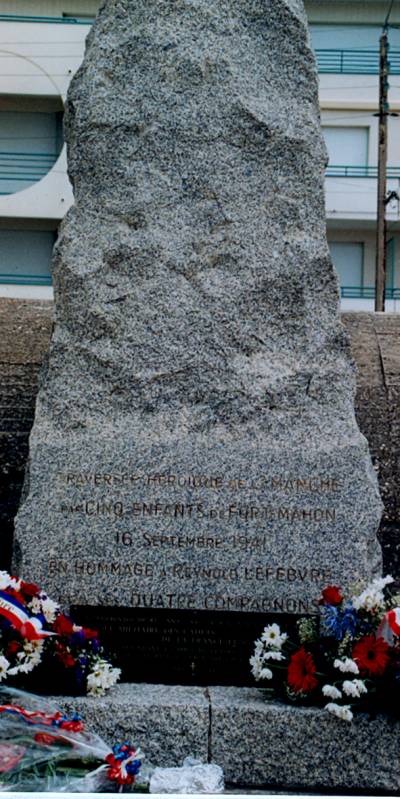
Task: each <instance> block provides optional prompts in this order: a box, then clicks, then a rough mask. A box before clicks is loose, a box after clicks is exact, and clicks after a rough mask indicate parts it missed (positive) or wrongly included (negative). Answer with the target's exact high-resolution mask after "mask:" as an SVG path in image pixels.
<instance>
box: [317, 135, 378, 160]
mask: <svg viewBox="0 0 400 799" xmlns="http://www.w3.org/2000/svg"><path fill="white" fill-rule="evenodd" d="M322 130H323V134H324V137H325V142H326V146H327V148H328V154H329V166H330V167H331V166H339V165H340V166H361V167H366V166H367V164H368V132H369V131H368V128H353V127H340V126H339V125H338V126H337V127H336V126H332V127H329V126H325V125H324V127H323V129H322Z"/></svg>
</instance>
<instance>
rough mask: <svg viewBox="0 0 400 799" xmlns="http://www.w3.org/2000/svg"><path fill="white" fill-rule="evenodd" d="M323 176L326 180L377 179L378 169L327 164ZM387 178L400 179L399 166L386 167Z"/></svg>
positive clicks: (375, 167)
mask: <svg viewBox="0 0 400 799" xmlns="http://www.w3.org/2000/svg"><path fill="white" fill-rule="evenodd" d="M325 174H326V176H327V177H328V178H377V177H378V167H377V166H364V165H363V166H349V165H346V164H329V165H328V166H327V168H326V173H325ZM387 177H388V178H400V166H388V168H387Z"/></svg>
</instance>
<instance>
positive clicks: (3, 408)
mask: <svg viewBox="0 0 400 799" xmlns="http://www.w3.org/2000/svg"><path fill="white" fill-rule="evenodd" d="M342 318H343V322H344V324H345V326H346V328H347V330H348V333H349V335H350V338H351V345H352V352H353V356H354V359H355V361H356V364H357V367H358V376H357V396H356V412H357V417H358V421H359V425H360V427H361V430H362V432H363V433H364V435H365V436H366V437H367V439H368V441H369V445H370V449H371V454H372V458H373V461H374V465H375V467H376V469H377V472H378V476H379V482H380V488H381V493H382V498H383V501H384V504H385V512H384V515H383V519H382V524H381V528H380V533H379V534H380V539H381V542H382V547H383V554H384V570H385V573H387V572H390V573H391V574H393V575H394V576H396V577H397V579H398V580H399V581H400V493H399V490H398V485H399V477H400V314H399V315H396V314H387V315H385V314H372V313H345V314H343V317H342ZM51 326H52V303H50V302H44V301H43V302H37V301H32V300H6V299H1V298H0V569H2V568H9V566H10V557H11V539H12V527H13V518H14V516H15V514H16V512H17V508H18V502H19V498H20V493H21V488H22V481H23V474H24V464H25V460H26V456H27V450H28V437H29V432H30V429H31V426H32V422H33V415H34V405H35V396H36V392H37V386H38V377H39V371H40V366H41V363H42V361H43V358H44V355H45V353H46V351H47V347H48V342H49V337H50V334H51Z"/></svg>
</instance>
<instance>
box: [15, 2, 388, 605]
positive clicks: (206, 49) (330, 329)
mask: <svg viewBox="0 0 400 799" xmlns="http://www.w3.org/2000/svg"><path fill="white" fill-rule="evenodd" d="M66 137H67V141H68V148H69V171H70V176H71V179H72V182H73V185H74V191H75V199H76V204H75V207H74V208H73V209H72V210H71V211H70V212H69V213H68V215H67V217H66V219H65V222H64V224H63V226H62V230H61V234H60V238H59V241H58V245H57V247H56V255H55V265H54V281H55V292H56V326H55V331H54V334H53V337H52V343H51V349H50V357H49V364H48V369H47V375H46V378H45V381H44V384H43V387H42V390H41V392H40V394H39V398H38V404H37V411H36V421H35V424H34V428H33V432H32V436H31V442H30V465H29V481H28V482H27V486H26V488H27V499H26V501H25V503H24V504H23V506H22V508H21V510H20V513H19V517H18V520H17V527H16V530H17V552H16V555H17V556H16V565H17V568H18V570H19V571H20V572H21V573H25V574H29V575H30V577H31V579H36V580H37V581H39V582H40V583H41V584H42V585H43V586H44V588H46V589H47V590H48V591H49V592H51V593H53V594H55V595H56V596H58V597H59V598H60V599H61V600H62V601H64V602H66V603H68V602H71V603H74V604H92V605H93V604H102V605H114V606H115V605H127V606H129V605H130V606H138V607H143V606H153V607H154V606H155V607H164V608H165V607H168V608H182V609H188V608H199V609H205V608H206V609H211V610H212V609H217V610H232V611H246V612H247V611H260V610H262V611H283V612H288V611H289V612H304V611H311V610H312V609H313V608H314V604H313V603H314V601H315V598H316V597H317V596H318V594H319V591H320V588H321V586H322V585H324V584H326V582H327V581H333V582H340V584H342V585H343V586H344V587H346V585H348V584H350V583H353V582H354V580H356V579H358V578H363V579H365V578H368V577H370V576H371V575H372V574H373V573H376V572H377V571H380V567H381V558H380V549H379V547H378V545H377V540H376V529H377V527H378V524H379V519H380V513H381V503H380V500H379V496H378V491H377V483H376V477H375V473H374V471H373V470H372V467H371V463H370V459H369V453H368V448H367V443H366V441H365V439H364V438H363V437H362V436H361V435H360V433H359V431H358V428H357V424H356V421H355V417H354V409H353V388H354V378H353V372H352V367H351V363H350V359H349V347H348V342H347V339H346V336H345V335H344V331H343V329H342V327H341V324H340V321H339V316H338V310H337V302H338V296H337V281H336V277H335V275H334V273H333V269H332V266H331V262H330V259H329V253H328V248H327V243H326V237H325V215H324V203H323V184H324V165H325V160H326V152H325V148H324V145H323V140H322V135H321V131H320V126H319V112H318V95H317V80H316V72H315V64H314V59H313V54H312V51H311V48H310V44H309V38H308V32H307V25H306V18H305V14H304V9H303V6H302V3H301V2H300V0H265V2H263V3H260V2H259V0H257V2H256V0H221V2H219V3H218V4H215V3H211V2H202V3H197V2H192V1H190V0H176V1H175V2H168V3H160V2H157V0H150V1H149V0H127V1H125V2H120V0H118V2H117V1H116V0H115V1H114V0H109V1H108V2H106V3H105V4H104V5H103V7H102V9H101V11H100V15H99V18H98V20H97V22H96V23H95V24H94V26H93V28H92V30H91V32H90V34H89V38H88V45H87V50H86V55H85V59H84V62H83V65H82V67H81V68H80V70H79V71H78V73H77V75H76V77H75V78H74V79H73V81H72V84H71V88H70V92H69V97H68V102H67V123H66Z"/></svg>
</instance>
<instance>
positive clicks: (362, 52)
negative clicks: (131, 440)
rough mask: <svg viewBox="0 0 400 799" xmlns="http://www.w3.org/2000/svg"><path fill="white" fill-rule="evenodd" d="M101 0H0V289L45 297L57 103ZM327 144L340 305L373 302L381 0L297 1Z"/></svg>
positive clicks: (53, 214)
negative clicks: (311, 52) (307, 30)
mask: <svg viewBox="0 0 400 799" xmlns="http://www.w3.org/2000/svg"><path fill="white" fill-rule="evenodd" d="M98 5H99V0H11V1H10V2H4V0H0V296H8V297H30V298H50V297H51V296H52V289H51V270H50V264H51V251H52V247H53V244H54V241H55V238H56V235H57V227H58V225H59V222H60V220H61V219H62V217H63V216H64V214H65V212H66V211H67V209H68V208H69V206H70V205H71V203H72V199H73V198H72V191H71V187H70V185H69V182H68V178H67V173H66V153H65V146H64V143H63V136H62V114H63V102H64V100H65V97H66V93H67V89H68V84H69V82H70V80H71V77H72V75H73V74H74V72H75V71H76V69H77V68H78V66H79V64H80V62H81V60H82V57H83V52H84V43H85V38H86V36H87V33H88V30H89V28H90V25H91V23H92V20H93V18H94V16H95V14H96V11H97V7H98ZM306 8H307V13H308V16H309V21H310V27H311V35H312V41H313V46H314V49H315V52H316V57H317V64H318V71H319V78H320V105H321V115H322V124H323V128H324V133H325V138H326V142H327V147H328V152H329V165H328V168H327V172H326V213H327V229H328V239H329V243H330V248H331V252H332V257H333V260H334V263H335V265H336V268H337V270H338V272H339V276H340V287H341V298H342V299H341V301H342V307H343V308H344V309H346V310H347V309H355V310H370V309H372V308H373V298H374V280H375V277H374V273H375V226H376V222H375V220H376V193H377V186H376V183H377V179H376V176H377V151H378V142H377V136H378V120H377V117H376V113H377V111H378V71H379V52H378V51H379V36H380V32H381V29H382V24H383V21H384V19H385V16H386V13H387V9H388V0H385V2H383V0H373V1H371V2H370V1H369V0H363V2H361V0H348V1H347V2H346V1H345V0H322V1H321V0H316V1H315V2H313V0H309V1H308V2H306ZM389 41H390V73H391V74H390V81H389V84H390V88H389V100H390V109H391V112H393V113H397V114H399V116H398V117H396V116H390V117H389V158H388V191H389V192H390V193H391V200H390V201H389V202H388V204H387V239H388V244H387V290H386V297H387V300H386V308H387V310H389V311H397V310H400V201H399V196H400V2H395V3H394V5H393V9H392V13H391V17H390V27H389Z"/></svg>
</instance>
